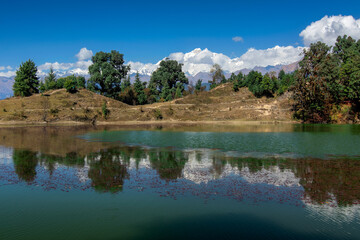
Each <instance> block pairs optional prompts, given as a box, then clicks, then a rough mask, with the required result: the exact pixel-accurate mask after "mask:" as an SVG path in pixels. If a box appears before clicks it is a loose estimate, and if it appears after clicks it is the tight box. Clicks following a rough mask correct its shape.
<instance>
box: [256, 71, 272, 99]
mask: <svg viewBox="0 0 360 240" xmlns="http://www.w3.org/2000/svg"><path fill="white" fill-rule="evenodd" d="M259 89H260V95H262V96H266V97H273V96H274V95H273V94H274V93H275V90H276V83H275V81H274V79H272V78H270V76H269V74H265V75H264V77H263V78H262V80H261V83H260V87H259Z"/></svg>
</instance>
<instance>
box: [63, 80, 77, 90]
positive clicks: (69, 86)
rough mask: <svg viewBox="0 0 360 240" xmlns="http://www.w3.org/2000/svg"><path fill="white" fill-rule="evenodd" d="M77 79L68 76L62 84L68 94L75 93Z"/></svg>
mask: <svg viewBox="0 0 360 240" xmlns="http://www.w3.org/2000/svg"><path fill="white" fill-rule="evenodd" d="M77 84H78V83H77V79H76V77H75V76H69V77H67V78H66V81H65V83H64V88H65V89H66V91H67V92H69V93H76V92H77V87H78V85H77Z"/></svg>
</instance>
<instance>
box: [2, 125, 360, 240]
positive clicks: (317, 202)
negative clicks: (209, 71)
mask: <svg viewBox="0 0 360 240" xmlns="http://www.w3.org/2000/svg"><path fill="white" fill-rule="evenodd" d="M359 133H360V129H359V127H358V126H350V125H343V126H331V125H285V126H279V125H259V126H238V127H234V126H224V127H216V126H201V127H198V126H187V127H184V126H172V127H166V126H155V127H154V128H152V127H151V128H148V129H144V128H142V127H141V128H139V127H135V126H134V127H127V128H119V127H98V128H87V127H80V128H79V127H78V128H71V127H47V128H44V127H32V128H0V146H1V147H0V195H1V197H0V213H1V214H0V239H189V238H198V239H239V238H244V239H259V238H266V239H279V238H284V239H285V238H286V239H360V205H359V203H360V201H359V199H360V184H359V183H360V161H359V155H360V148H359V145H360V138H359V136H360V134H359Z"/></svg>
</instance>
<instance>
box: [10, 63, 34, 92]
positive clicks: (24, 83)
mask: <svg viewBox="0 0 360 240" xmlns="http://www.w3.org/2000/svg"><path fill="white" fill-rule="evenodd" d="M36 73H37V67H36V66H35V63H34V62H33V61H32V60H30V59H29V60H28V61H26V62H25V63H22V64H21V65H20V67H19V69H18V70H17V71H16V76H15V82H14V85H13V91H14V95H15V96H22V97H27V96H31V95H32V94H34V93H39V89H38V88H39V78H38V77H37V75H36Z"/></svg>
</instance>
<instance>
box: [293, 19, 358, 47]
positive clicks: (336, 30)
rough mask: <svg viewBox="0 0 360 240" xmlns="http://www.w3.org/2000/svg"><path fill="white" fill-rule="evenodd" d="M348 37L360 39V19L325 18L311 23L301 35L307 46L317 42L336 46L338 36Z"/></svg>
mask: <svg viewBox="0 0 360 240" xmlns="http://www.w3.org/2000/svg"><path fill="white" fill-rule="evenodd" d="M343 35H348V36H351V37H353V38H355V39H360V19H355V18H354V17H353V16H342V15H339V16H331V17H329V16H325V17H323V18H322V19H320V20H319V21H316V22H313V23H311V24H310V25H309V26H307V27H306V28H305V29H304V30H303V31H302V32H301V33H300V37H302V38H303V40H304V44H305V45H307V46H308V45H310V43H314V42H317V41H321V42H324V43H326V44H328V45H334V43H335V41H336V38H337V37H338V36H343Z"/></svg>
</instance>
